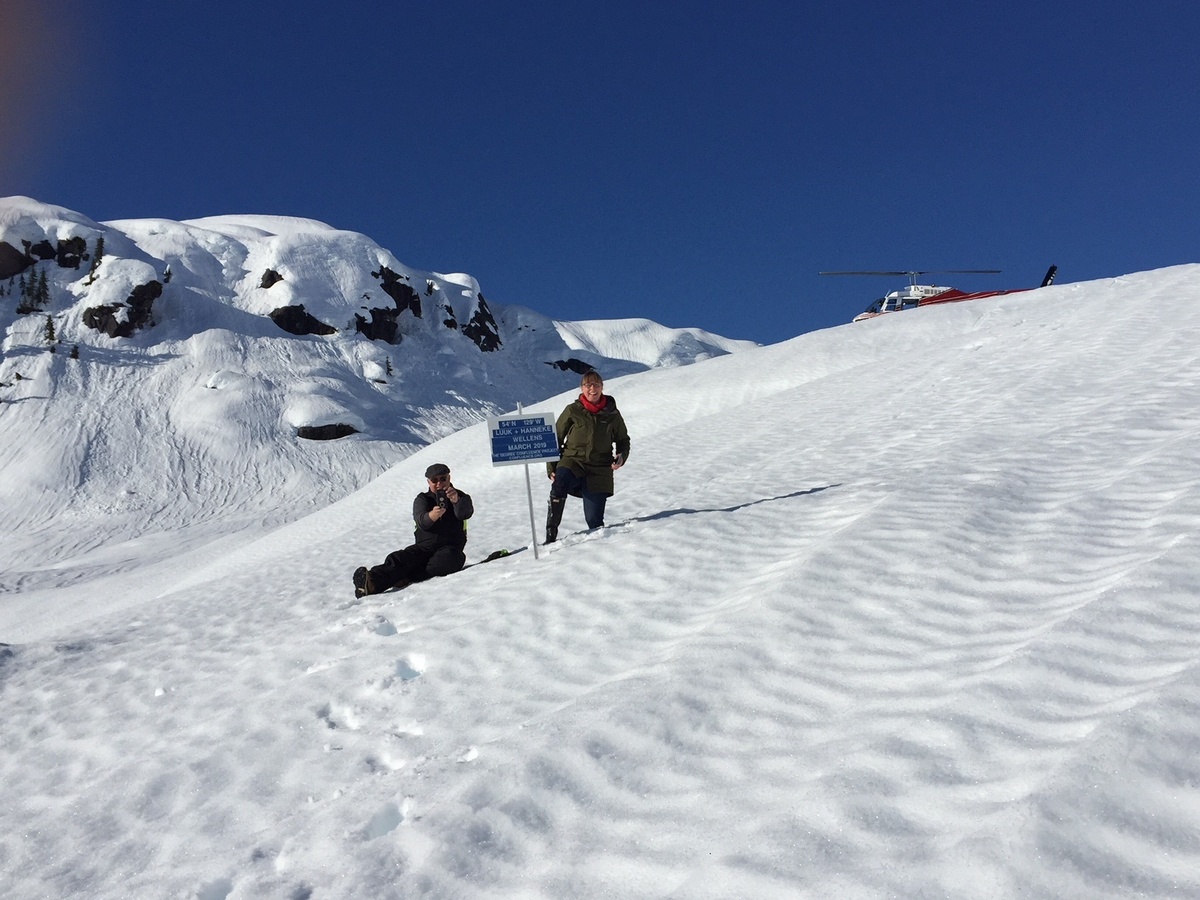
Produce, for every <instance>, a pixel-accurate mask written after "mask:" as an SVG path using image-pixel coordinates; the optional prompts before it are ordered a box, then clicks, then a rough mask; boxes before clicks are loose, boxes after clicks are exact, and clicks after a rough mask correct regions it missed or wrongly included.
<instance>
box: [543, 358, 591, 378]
mask: <svg viewBox="0 0 1200 900" xmlns="http://www.w3.org/2000/svg"><path fill="white" fill-rule="evenodd" d="M546 365H548V366H553V367H554V368H556V369H562V371H564V372H575V373H577V374H579V375H586V374H587V373H588V372H590V371H592V369H593V366H591V365H589V364H588V363H585V362H584V361H583V360H581V359H575V357H573V356H572V357H571V358H570V359H559V360H555V361H554V362H551V363H546Z"/></svg>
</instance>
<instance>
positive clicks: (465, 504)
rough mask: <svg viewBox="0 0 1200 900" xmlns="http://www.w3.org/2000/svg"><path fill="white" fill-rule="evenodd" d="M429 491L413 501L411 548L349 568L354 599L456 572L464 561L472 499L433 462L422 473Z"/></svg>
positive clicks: (440, 465) (439, 465) (445, 468)
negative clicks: (378, 561)
mask: <svg viewBox="0 0 1200 900" xmlns="http://www.w3.org/2000/svg"><path fill="white" fill-rule="evenodd" d="M425 480H426V481H428V482H429V490H427V491H423V492H421V493H420V494H417V496H416V499H415V500H413V520H414V521H415V522H416V525H417V528H416V539H415V541H414V542H413V544H412V546H410V547H405V548H404V549H403V550H396V551H394V552H393V553H389V554H388V556H387V559H385V560H384V561H383V563H382V565H378V566H374V567H372V568H371V569H368V568H367V567H366V566H359V567H358V568H357V569H355V570H354V596H355V597H364V596H366V595H367V594H378V593H381V592H383V591H386V590H388V589H389V588H393V587H405V586H406V585H409V584H411V583H412V582H414V581H424V580H425V579H427V578H432V577H434V576H435V575H449V574H451V573H452V572H457V571H458V570H459V569H461V568H462V567H463V566H464V565H465V564H466V562H467V557H466V554H464V553H463V548H464V547H465V546H466V544H467V525H466V520H467V519H469V518H471V516H472V514H474V512H475V507H474V505H473V504H472V503H471V496H470V494H467V493H465V492H463V491H460V490H458V489H457V488H455V487H454V485H453V484H451V483H450V468H449V466H446V465H444V464H442V463H434V464H433V465H432V466H430V467H429V468H428V469H426V470H425Z"/></svg>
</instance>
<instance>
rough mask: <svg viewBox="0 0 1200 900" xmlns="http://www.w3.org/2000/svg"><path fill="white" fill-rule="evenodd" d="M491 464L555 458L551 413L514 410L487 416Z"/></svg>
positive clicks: (549, 460) (504, 464) (554, 438)
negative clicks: (514, 412)
mask: <svg viewBox="0 0 1200 900" xmlns="http://www.w3.org/2000/svg"><path fill="white" fill-rule="evenodd" d="M488 431H489V432H490V433H491V438H492V465H493V466H515V465H518V464H520V463H530V462H553V461H556V460H557V459H558V456H559V453H558V435H557V434H556V433H555V431H554V414H553V413H517V414H516V415H511V416H499V417H497V418H492V417H489V418H488Z"/></svg>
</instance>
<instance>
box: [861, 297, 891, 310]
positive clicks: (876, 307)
mask: <svg viewBox="0 0 1200 900" xmlns="http://www.w3.org/2000/svg"><path fill="white" fill-rule="evenodd" d="M885 303H887V297H880V298H879V299H878V300H876V301H875V302H874V303H872V304H871V305H870V306H868V307H867V308H866V310H865V311H866V312H869V313H878V312H883V306H884V304H885Z"/></svg>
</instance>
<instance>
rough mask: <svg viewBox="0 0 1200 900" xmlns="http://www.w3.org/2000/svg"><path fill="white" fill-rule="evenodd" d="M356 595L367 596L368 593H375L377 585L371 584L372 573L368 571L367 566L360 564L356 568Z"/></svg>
mask: <svg viewBox="0 0 1200 900" xmlns="http://www.w3.org/2000/svg"><path fill="white" fill-rule="evenodd" d="M353 581H354V596H355V597H365V596H367V594H373V593H375V586H374V585H373V584H371V574H370V573H369V572H368V571H367V567H366V566H359V567H358V568H357V569H355V570H354V578H353Z"/></svg>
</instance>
